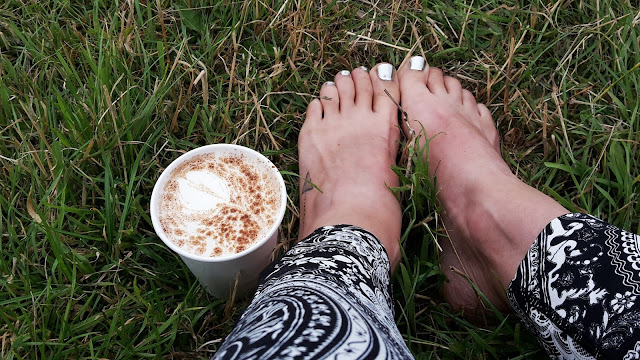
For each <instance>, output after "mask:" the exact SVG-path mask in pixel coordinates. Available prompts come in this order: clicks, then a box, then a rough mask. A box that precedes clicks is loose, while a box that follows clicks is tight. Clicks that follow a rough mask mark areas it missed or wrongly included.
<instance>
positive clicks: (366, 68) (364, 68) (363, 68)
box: [360, 66, 369, 72]
mask: <svg viewBox="0 0 640 360" xmlns="http://www.w3.org/2000/svg"><path fill="white" fill-rule="evenodd" d="M360 69H362V70H364V71H366V72H369V68H368V67H366V66H360Z"/></svg>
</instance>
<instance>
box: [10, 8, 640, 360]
mask: <svg viewBox="0 0 640 360" xmlns="http://www.w3.org/2000/svg"><path fill="white" fill-rule="evenodd" d="M639 36H640V14H639V13H638V7H637V4H635V5H632V2H631V1H629V0H600V1H562V0H553V1H541V0H533V1H524V0H507V1H502V2H495V1H490V0H466V1H462V0H457V1H442V0H433V1H428V0H423V1H400V0H390V1H375V2H373V1H351V2H344V1H310V0H294V1H290V0H278V1H249V0H246V1H242V0H238V1H220V2H215V1H212V2H196V1H186V0H178V1H166V0H157V1H150V2H148V1H139V0H126V1H124V0H123V1H119V2H115V1H104V0H95V1H93V2H84V1H62V0H52V1H43V2H36V1H18V0H7V1H4V2H2V4H0V163H1V164H2V166H1V170H0V213H1V217H0V234H1V241H0V273H1V274H2V277H1V278H0V357H2V358H3V359H69V358H75V359H80V358H109V359H130V358H160V357H162V358H170V359H180V358H202V359H206V358H208V357H210V356H211V355H212V354H213V353H214V352H215V351H216V349H217V347H218V346H219V344H220V342H221V341H222V339H224V337H225V336H226V334H228V333H229V331H230V330H231V328H232V326H233V324H234V321H235V320H236V319H237V318H238V316H239V314H240V313H241V311H242V309H243V307H244V306H245V305H246V303H245V302H242V301H239V302H236V303H234V304H226V303H225V302H224V301H219V300H215V299H213V298H211V297H210V296H209V295H208V294H207V293H206V292H205V291H203V290H202V289H201V288H200V287H199V286H198V284H197V283H196V282H195V280H194V278H193V276H192V275H191V274H190V273H189V271H188V269H187V268H186V267H185V266H184V265H183V264H182V262H181V261H180V259H179V258H178V257H177V256H176V255H175V254H173V253H172V252H171V251H169V250H168V249H167V248H166V247H165V246H163V245H162V243H161V241H160V240H159V239H158V238H157V237H156V236H155V234H154V232H153V228H152V225H151V221H150V218H149V215H148V206H149V198H150V195H151V190H152V187H153V184H154V182H155V180H156V179H157V177H158V176H159V174H160V172H161V171H162V169H163V168H164V167H166V166H167V165H168V164H169V163H170V162H171V160H172V159H174V158H176V157H177V156H178V155H179V154H181V153H183V152H185V151H188V150H190V149H192V148H195V147H198V146H202V145H205V144H209V143H216V142H230V143H237V144H241V145H245V146H248V147H251V148H254V149H256V150H258V151H260V152H262V153H264V154H265V155H267V156H268V157H269V158H270V159H271V160H272V161H273V162H274V163H275V164H276V165H277V166H278V167H279V168H280V169H281V170H282V171H283V173H285V175H284V177H285V181H286V183H287V187H288V190H289V200H290V201H289V211H287V214H286V215H285V219H284V222H283V226H282V230H281V231H282V236H283V238H284V239H285V242H284V243H283V245H282V246H283V248H287V247H288V246H289V243H288V242H289V241H290V240H291V239H294V238H295V237H296V236H297V223H298V218H297V214H298V209H297V178H296V176H294V175H291V174H295V173H297V170H298V169H297V149H296V141H297V134H298V132H299V129H300V126H301V124H302V122H303V119H304V111H305V107H306V104H307V103H308V102H309V101H310V100H311V99H313V97H314V96H317V92H318V89H319V87H320V85H321V84H322V83H323V82H324V81H327V80H329V79H331V78H332V77H333V75H334V74H335V73H337V72H338V71H340V70H342V69H345V68H346V69H350V68H353V67H356V66H360V65H367V66H369V67H371V66H372V65H374V64H375V63H377V62H379V61H389V62H391V63H392V64H395V65H396V66H397V65H399V64H400V63H401V62H402V61H403V59H405V57H406V56H407V55H409V54H410V53H416V54H423V55H424V56H425V57H426V58H427V60H428V61H429V63H430V64H432V65H434V66H438V67H441V68H443V69H444V70H445V72H446V73H448V74H450V75H455V76H457V77H458V78H460V79H462V81H463V82H464V86H465V87H467V88H468V89H470V90H471V91H472V92H473V93H474V94H475V95H476V97H477V99H478V101H480V102H484V103H486V104H487V105H488V106H489V108H490V109H491V111H492V113H493V115H494V119H495V120H496V122H497V124H498V129H499V132H500V134H501V136H502V139H503V142H502V149H503V155H504V157H505V159H506V160H507V161H508V163H509V164H510V165H511V167H512V169H513V170H514V171H516V172H517V174H518V175H519V176H520V178H522V179H523V180H524V181H525V182H527V183H529V184H531V185H533V186H535V187H536V188H538V189H541V190H542V191H544V192H545V193H546V194H548V195H550V196H552V197H554V198H555V199H556V200H557V201H559V202H560V203H561V204H562V205H564V206H565V207H567V208H569V209H571V210H575V211H585V212H589V213H591V214H593V215H595V216H598V217H600V218H602V219H604V220H606V221H608V222H610V223H612V224H614V225H617V226H620V227H622V228H624V229H627V230H631V231H634V232H640V217H639V216H638V214H640V208H638V203H637V200H638V194H639V193H640V184H639V183H640V173H639V171H638V168H637V165H636V164H637V162H638V159H639V158H640V150H639V142H640V121H639V119H638V115H639V111H638V107H639V106H640V102H639V101H638V91H639V86H640V71H639V70H638V68H639V66H640V65H638V64H640V55H639V54H640V49H639V47H640V44H639V43H638V38H639ZM411 150H412V151H413V153H412V154H410V155H411V156H410V158H411V159H413V161H412V162H410V163H404V164H403V165H402V166H401V167H400V168H398V169H397V171H398V173H400V174H402V184H403V186H401V188H400V189H398V191H399V192H403V193H404V195H405V196H404V200H403V208H404V209H405V212H404V223H405V229H407V231H406V232H405V233H404V234H403V245H404V247H405V258H404V259H403V262H402V264H401V266H400V268H399V269H398V271H397V275H396V276H395V277H394V289H395V299H396V303H397V307H396V316H397V322H398V326H399V328H400V331H401V332H402V334H403V336H404V337H405V339H406V340H407V343H408V345H409V347H410V349H411V350H412V352H413V353H414V354H415V356H416V358H417V359H453V358H469V359H485V358H487V359H491V358H499V359H502V358H514V359H532V358H544V352H543V351H542V350H541V349H540V347H539V345H537V343H536V341H535V340H534V339H533V337H532V335H531V334H529V333H528V332H526V331H525V330H524V329H523V327H522V325H521V324H520V323H519V322H518V321H517V319H515V318H514V317H513V316H512V315H505V316H503V317H501V320H499V321H498V322H497V323H492V324H486V325H483V326H477V325H473V324H470V323H468V322H466V321H465V320H464V319H463V318H462V317H461V316H460V315H459V314H456V313H452V312H451V311H450V309H449V308H448V307H447V305H446V304H444V303H443V301H442V299H441V298H440V297H439V295H438V291H439V287H440V286H441V284H442V282H443V275H442V273H441V272H440V271H439V270H438V266H437V257H436V248H435V243H434V241H433V237H434V236H436V234H438V233H441V232H442V229H441V226H440V225H439V223H438V209H437V202H436V201H435V194H434V190H433V187H432V186H431V184H430V183H429V181H428V180H427V178H426V175H425V174H426V166H427V164H424V163H423V162H422V161H420V157H419V156H417V155H416V154H419V153H420V151H424V150H425V149H411ZM409 164H410V166H408V165H409ZM409 195H411V196H409Z"/></svg>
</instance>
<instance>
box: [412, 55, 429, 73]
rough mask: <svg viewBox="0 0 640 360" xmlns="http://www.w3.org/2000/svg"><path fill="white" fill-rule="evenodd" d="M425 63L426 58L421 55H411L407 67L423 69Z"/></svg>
mask: <svg viewBox="0 0 640 360" xmlns="http://www.w3.org/2000/svg"><path fill="white" fill-rule="evenodd" d="M426 63H427V60H425V58H423V57H422V56H412V57H411V59H409V68H410V69H411V70H423V69H424V65H425V64H426Z"/></svg>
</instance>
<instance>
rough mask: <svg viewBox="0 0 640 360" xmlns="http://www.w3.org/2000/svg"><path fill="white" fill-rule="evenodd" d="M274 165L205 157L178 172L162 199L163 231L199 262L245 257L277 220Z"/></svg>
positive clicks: (277, 187)
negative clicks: (196, 256)
mask: <svg viewBox="0 0 640 360" xmlns="http://www.w3.org/2000/svg"><path fill="white" fill-rule="evenodd" d="M267 167H270V165H267V164H264V163H260V162H258V161H257V160H255V161H254V160H252V159H249V158H247V157H245V156H243V155H241V154H238V155H235V154H234V155H231V154H215V153H212V154H203V155H198V156H195V157H193V158H192V159H191V160H189V161H187V162H185V163H183V164H181V165H180V166H178V167H177V168H176V169H174V170H173V171H172V172H171V174H170V176H169V180H168V181H167V183H166V184H165V187H164V191H163V195H162V197H161V199H160V208H159V210H160V211H159V215H160V216H159V217H160V224H161V225H162V229H163V231H164V232H165V234H166V235H167V237H168V238H169V239H170V240H171V241H173V243H174V244H176V245H177V246H179V247H180V248H182V249H183V250H185V251H187V252H190V253H192V254H196V255H200V256H210V257H217V256H225V255H232V254H236V253H239V252H242V251H244V250H246V249H248V248H249V247H251V245H253V244H254V243H255V242H257V241H258V240H260V239H262V238H263V237H264V236H265V235H266V234H267V232H268V231H269V229H270V228H271V226H272V225H273V223H274V222H275V221H276V216H277V215H278V205H279V202H280V196H281V195H280V185H279V183H278V181H277V178H276V176H275V175H274V174H273V173H272V171H271V169H267Z"/></svg>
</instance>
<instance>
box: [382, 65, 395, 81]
mask: <svg viewBox="0 0 640 360" xmlns="http://www.w3.org/2000/svg"><path fill="white" fill-rule="evenodd" d="M378 77H379V78H380V80H385V81H391V79H392V78H393V66H391V64H380V65H378Z"/></svg>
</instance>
